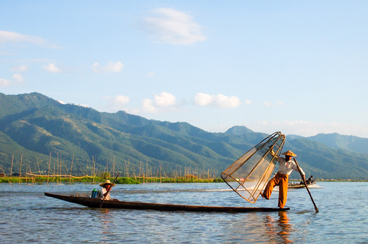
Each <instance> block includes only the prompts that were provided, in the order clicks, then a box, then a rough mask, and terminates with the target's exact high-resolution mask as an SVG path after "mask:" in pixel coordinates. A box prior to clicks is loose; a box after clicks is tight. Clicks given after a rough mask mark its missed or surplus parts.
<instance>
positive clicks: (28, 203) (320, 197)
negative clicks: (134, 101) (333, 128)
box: [0, 182, 368, 243]
mask: <svg viewBox="0 0 368 244" xmlns="http://www.w3.org/2000/svg"><path fill="white" fill-rule="evenodd" d="M93 188H99V186H98V184H71V185H69V184H66V185H57V184H50V185H47V184H43V185H25V184H21V185H19V184H12V185H9V184H0V190H1V192H2V194H1V196H0V201H1V205H0V214H1V218H0V243H25V242H27V243H28V242H36V243H81V242H84V243H122V242H135V243H138V242H139V243H141V242H147V243H165V242H166V243H238V242H239V243H240V242H245V243H291V242H295V243H368V233H367V232H368V231H367V226H368V218H367V210H368V208H367V205H368V201H367V199H366V198H367V195H368V183H366V182H362V183H358V182H354V183H329V182H320V183H317V186H315V187H313V188H311V193H312V196H313V198H314V201H315V203H316V205H317V207H318V208H319V210H320V212H319V213H318V214H316V213H315V210H314V207H313V204H312V202H311V200H310V197H309V195H308V192H307V191H306V189H295V190H289V193H288V202H287V204H286V206H287V207H290V208H291V210H290V211H288V212H272V213H191V212H162V211H153V210H150V211H146V210H124V209H91V208H87V207H83V206H80V205H77V204H73V203H68V202H64V201H61V200H57V199H53V198H49V197H46V196H44V194H43V193H44V192H51V193H57V194H72V193H76V192H79V193H90V192H91V191H92V189H93ZM111 195H112V197H113V198H117V199H119V200H125V201H142V202H157V203H174V204H191V205H213V206H246V207H277V198H278V192H277V189H276V190H275V191H274V194H273V195H272V196H271V199H270V200H264V199H259V200H258V201H257V202H256V204H250V203H248V202H246V201H245V200H243V199H242V198H240V197H239V196H238V195H237V194H236V193H235V192H233V191H231V190H229V187H228V186H227V185H226V184H225V183H211V184H140V185H117V186H115V187H114V188H113V190H112V192H111Z"/></svg>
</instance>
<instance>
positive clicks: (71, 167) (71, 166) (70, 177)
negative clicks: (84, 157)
mask: <svg viewBox="0 0 368 244" xmlns="http://www.w3.org/2000/svg"><path fill="white" fill-rule="evenodd" d="M73 162H74V154H73V159H72V164H71V165H70V174H69V175H70V176H69V183H70V182H71V179H72V170H73Z"/></svg>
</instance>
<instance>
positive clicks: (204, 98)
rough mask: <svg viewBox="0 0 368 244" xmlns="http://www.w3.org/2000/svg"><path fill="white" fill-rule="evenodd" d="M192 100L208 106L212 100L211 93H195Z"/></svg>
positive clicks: (199, 104) (197, 103)
mask: <svg viewBox="0 0 368 244" xmlns="http://www.w3.org/2000/svg"><path fill="white" fill-rule="evenodd" d="M194 102H195V104H196V105H198V106H202V107H204V106H208V105H210V104H211V103H212V102H213V95H208V94H204V93H197V94H196V95H195V97H194Z"/></svg>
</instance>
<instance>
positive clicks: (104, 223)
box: [98, 208, 112, 235]
mask: <svg viewBox="0 0 368 244" xmlns="http://www.w3.org/2000/svg"><path fill="white" fill-rule="evenodd" d="M100 211H101V212H100V214H99V215H98V218H99V219H100V223H101V230H102V231H101V232H102V234H103V235H107V234H110V232H111V231H112V229H111V226H110V222H111V213H110V209H107V208H102V209H101V210H100Z"/></svg>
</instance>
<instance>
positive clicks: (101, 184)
mask: <svg viewBox="0 0 368 244" xmlns="http://www.w3.org/2000/svg"><path fill="white" fill-rule="evenodd" d="M105 185H111V187H113V186H115V185H116V184H114V183H111V182H110V181H109V180H106V181H105V182H104V183H100V186H102V187H103V186H105Z"/></svg>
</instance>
